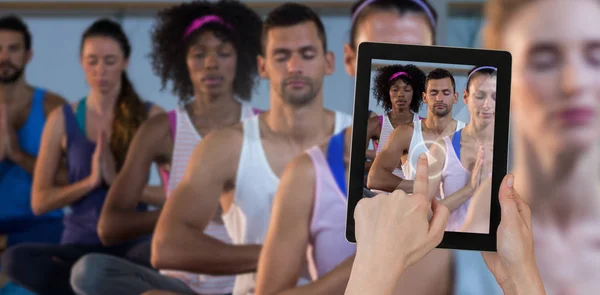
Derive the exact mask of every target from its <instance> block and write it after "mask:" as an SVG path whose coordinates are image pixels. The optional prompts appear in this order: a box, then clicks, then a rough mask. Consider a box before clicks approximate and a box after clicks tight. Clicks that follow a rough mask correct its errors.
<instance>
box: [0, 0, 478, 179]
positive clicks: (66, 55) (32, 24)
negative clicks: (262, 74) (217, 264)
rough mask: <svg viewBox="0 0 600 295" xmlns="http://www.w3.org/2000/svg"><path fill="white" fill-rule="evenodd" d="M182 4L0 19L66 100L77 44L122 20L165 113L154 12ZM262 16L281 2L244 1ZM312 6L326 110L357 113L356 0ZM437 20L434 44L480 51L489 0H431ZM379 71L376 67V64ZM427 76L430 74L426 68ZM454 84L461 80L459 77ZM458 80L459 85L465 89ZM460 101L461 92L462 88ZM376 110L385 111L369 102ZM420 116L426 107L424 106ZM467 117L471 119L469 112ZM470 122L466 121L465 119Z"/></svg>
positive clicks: (54, 2)
mask: <svg viewBox="0 0 600 295" xmlns="http://www.w3.org/2000/svg"><path fill="white" fill-rule="evenodd" d="M181 2H185V1H179V0H160V1H159V0H154V1H144V0H121V1H103V0H87V1H86V0H0V12H1V13H0V14H2V15H4V14H9V13H15V14H18V15H19V16H21V17H22V18H23V19H24V20H25V22H26V23H27V25H28V26H29V29H30V31H31V33H32V38H33V40H32V42H33V44H32V47H33V59H32V61H31V63H30V64H29V65H28V66H27V68H26V73H25V74H26V78H27V80H28V82H30V83H31V84H33V85H36V86H40V87H44V88H47V89H49V90H51V91H53V92H56V93H58V94H60V95H62V96H63V97H64V98H66V99H67V100H69V101H71V102H72V101H76V100H79V99H81V98H82V97H83V96H84V95H86V94H87V93H88V87H87V85H86V81H85V77H84V74H83V70H82V68H81V65H80V61H79V46H80V40H81V35H82V33H83V31H84V30H85V29H86V28H87V27H88V26H89V25H91V24H92V23H93V22H94V21H95V20H96V19H97V18H100V17H111V18H113V19H114V20H116V21H118V22H120V23H121V25H122V26H123V28H124V30H125V32H126V33H127V35H128V37H129V39H130V42H131V45H132V55H131V58H130V64H129V69H128V74H129V78H130V79H131V81H132V83H133V84H134V87H135V88H136V90H137V91H138V93H139V94H140V95H141V96H142V98H143V99H145V100H149V101H152V102H154V103H156V104H158V105H160V106H162V107H163V108H165V109H167V110H168V109H172V108H174V107H175V106H176V104H177V98H176V96H174V95H173V94H172V93H171V92H170V90H169V88H167V89H165V90H164V91H160V80H159V78H158V77H157V76H156V75H155V74H154V73H153V71H152V68H151V65H150V59H149V58H148V54H149V53H150V48H151V46H150V45H151V44H150V31H151V29H152V26H153V22H154V15H155V14H156V12H157V11H158V10H160V9H162V8H165V7H169V6H171V5H173V4H176V3H181ZM242 2H244V3H247V4H248V5H249V6H250V7H251V8H253V9H255V10H256V11H257V12H258V13H260V14H261V15H263V16H264V15H266V13H268V12H269V11H270V10H271V9H273V8H275V7H276V6H278V5H279V4H281V3H283V1H273V0H242ZM296 2H300V3H304V4H307V5H309V6H311V7H312V8H314V9H315V10H316V11H317V12H318V13H319V14H320V15H321V17H322V20H323V23H324V24H325V28H326V33H327V39H328V40H327V41H328V44H329V47H330V50H331V51H333V52H334V54H335V67H336V69H335V73H334V74H333V75H331V76H329V77H327V78H326V80H325V83H324V101H325V102H324V103H325V107H327V108H329V109H332V110H337V111H342V112H346V113H348V114H352V111H353V110H352V107H353V98H354V78H353V77H350V76H349V75H348V74H347V73H346V71H345V69H344V62H343V57H344V54H343V53H344V50H343V49H344V44H345V43H346V42H348V40H349V35H350V9H351V6H352V3H353V2H354V1H352V0H327V1H317V0H298V1H296ZM430 3H432V5H434V7H435V9H436V10H437V12H438V15H439V21H438V23H439V25H438V33H437V40H436V42H437V44H438V45H443V46H455V47H475V48H477V47H480V29H481V27H482V8H483V4H484V3H485V1H484V0H430ZM374 66H376V65H374ZM426 72H428V70H427V71H426ZM457 80H460V81H462V80H464V79H462V80H461V78H460V77H457ZM463 84H464V83H462V84H461V83H460V82H458V81H457V88H459V89H462V86H461V87H458V86H459V85H463ZM459 94H460V96H461V98H462V91H460V93H459ZM252 104H253V105H254V106H256V107H259V108H262V109H267V108H268V107H269V87H268V82H267V81H265V80H263V81H261V83H260V84H259V85H258V87H257V88H256V90H255V95H254V96H253V98H252ZM371 105H372V106H373V108H372V109H373V110H374V111H376V112H377V113H380V114H381V113H382V109H381V108H380V107H376V106H375V101H374V100H373V99H372V100H371ZM463 107H464V103H463V102H462V101H460V102H459V105H456V106H455V107H454V112H453V113H454V115H455V116H456V115H457V114H461V113H465V112H460V110H461V109H462V108H463ZM422 113H423V114H422V115H424V114H425V113H426V109H425V108H422ZM467 116H468V114H467ZM460 119H461V120H465V119H466V121H468V118H462V117H461V118H460ZM158 182H159V178H158V173H156V170H155V169H153V174H152V176H151V183H158Z"/></svg>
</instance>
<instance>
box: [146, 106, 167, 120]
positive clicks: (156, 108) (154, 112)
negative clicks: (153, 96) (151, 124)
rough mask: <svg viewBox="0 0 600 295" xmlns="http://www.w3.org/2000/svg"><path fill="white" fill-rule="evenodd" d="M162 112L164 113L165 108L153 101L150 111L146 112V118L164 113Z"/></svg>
mask: <svg viewBox="0 0 600 295" xmlns="http://www.w3.org/2000/svg"><path fill="white" fill-rule="evenodd" d="M164 113H165V109H163V108H162V107H160V106H159V105H157V104H154V103H153V104H152V107H151V108H150V112H148V118H152V117H155V116H157V115H160V114H164Z"/></svg>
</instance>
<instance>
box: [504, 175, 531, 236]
mask: <svg viewBox="0 0 600 295" xmlns="http://www.w3.org/2000/svg"><path fill="white" fill-rule="evenodd" d="M506 186H507V188H509V189H510V193H511V196H510V197H511V198H512V199H513V200H514V202H515V203H516V205H517V211H518V212H519V215H520V216H521V218H523V221H524V222H525V225H527V228H529V229H530V230H531V209H530V208H529V205H527V203H525V201H523V199H522V198H521V196H520V195H519V193H518V192H517V191H516V190H515V188H514V176H513V175H512V174H509V175H508V176H507V180H506Z"/></svg>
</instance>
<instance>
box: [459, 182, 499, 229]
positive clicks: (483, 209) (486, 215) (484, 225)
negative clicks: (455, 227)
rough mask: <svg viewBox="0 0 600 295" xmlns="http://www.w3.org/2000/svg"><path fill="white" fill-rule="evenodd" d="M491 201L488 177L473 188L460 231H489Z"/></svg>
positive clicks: (490, 184)
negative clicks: (473, 191) (475, 188)
mask: <svg viewBox="0 0 600 295" xmlns="http://www.w3.org/2000/svg"><path fill="white" fill-rule="evenodd" d="M491 202H492V179H491V178H488V179H486V180H485V181H484V182H482V183H481V185H480V186H479V187H478V188H477V190H475V193H474V194H473V198H472V199H471V204H470V205H469V209H467V214H466V216H465V222H464V224H463V226H462V228H461V231H464V232H474V233H489V231H490V210H491V208H490V207H491V205H492V204H491Z"/></svg>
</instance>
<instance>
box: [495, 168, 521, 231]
mask: <svg viewBox="0 0 600 295" xmlns="http://www.w3.org/2000/svg"><path fill="white" fill-rule="evenodd" d="M513 184H514V176H513V175H512V174H508V175H506V177H504V180H503V181H502V184H501V185H500V192H499V193H498V200H499V201H500V211H501V215H502V220H511V219H513V218H515V217H516V216H517V215H518V214H519V211H518V209H517V202H516V200H515V194H514V188H513Z"/></svg>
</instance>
